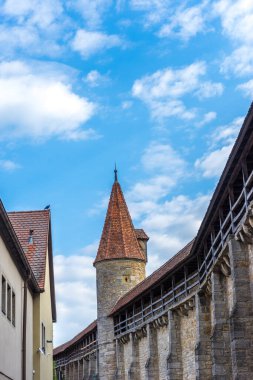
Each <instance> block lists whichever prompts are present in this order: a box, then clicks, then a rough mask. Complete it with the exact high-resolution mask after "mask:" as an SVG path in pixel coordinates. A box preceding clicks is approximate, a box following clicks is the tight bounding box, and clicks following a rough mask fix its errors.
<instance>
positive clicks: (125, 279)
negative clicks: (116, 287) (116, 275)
mask: <svg viewBox="0 0 253 380" xmlns="http://www.w3.org/2000/svg"><path fill="white" fill-rule="evenodd" d="M122 282H123V283H128V282H131V279H130V276H128V275H125V276H123V279H122Z"/></svg>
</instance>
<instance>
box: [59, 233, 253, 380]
mask: <svg viewBox="0 0 253 380" xmlns="http://www.w3.org/2000/svg"><path fill="white" fill-rule="evenodd" d="M252 289H253V249H252V245H248V244H245V243H244V242H242V241H240V239H239V240H236V239H235V238H234V237H231V238H230V240H229V241H228V243H227V245H226V247H225V248H224V249H223V251H222V252H221V254H220V256H219V258H218V260H217V262H216V263H215V264H214V265H213V267H212V268H211V270H210V272H209V274H208V276H207V278H206V281H205V283H204V284H202V285H201V288H199V289H198V290H197V292H195V293H194V294H190V295H189V296H188V298H185V299H183V300H181V301H180V303H178V304H176V305H173V306H172V307H171V308H170V309H169V310H167V311H166V312H164V314H163V315H160V316H158V317H154V319H153V320H150V321H148V323H146V324H145V325H143V326H140V327H138V330H136V331H132V332H130V333H128V334H125V335H124V336H123V337H122V336H121V338H120V339H117V341H116V340H114V346H113V347H114V348H113V349H114V352H115V354H113V352H110V360H113V363H110V364H111V365H112V366H114V367H115V368H116V370H115V372H114V374H113V375H111V374H110V375H106V374H102V376H101V374H98V370H97V369H98V363H97V359H96V355H93V356H91V357H87V358H86V360H83V361H79V364H78V362H76V363H70V364H69V365H68V366H66V368H65V370H64V371H65V377H63V379H65V380H83V379H87V380H88V379H101V378H103V379H104V378H105V379H106V380H115V379H117V380H193V379H204V380H208V379H210V380H211V379H218V380H219V379H224V380H226V379H227V380H231V379H239V380H240V379H241V380H244V379H245V380H246V379H247V380H248V379H253V296H252V294H253V293H252ZM122 338H123V339H122ZM67 367H68V368H67Z"/></svg>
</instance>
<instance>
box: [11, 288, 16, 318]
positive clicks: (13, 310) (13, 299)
mask: <svg viewBox="0 0 253 380" xmlns="http://www.w3.org/2000/svg"><path fill="white" fill-rule="evenodd" d="M11 298H12V303H11V308H12V324H13V326H15V323H16V296H15V293H14V292H13V291H12V297H11Z"/></svg>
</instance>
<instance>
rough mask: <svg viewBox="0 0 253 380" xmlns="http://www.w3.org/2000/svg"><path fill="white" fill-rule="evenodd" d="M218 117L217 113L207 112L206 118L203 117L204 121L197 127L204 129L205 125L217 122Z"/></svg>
mask: <svg viewBox="0 0 253 380" xmlns="http://www.w3.org/2000/svg"><path fill="white" fill-rule="evenodd" d="M216 117H217V114H216V112H213V111H211V112H207V113H206V114H205V115H204V116H203V119H202V120H201V121H200V122H199V123H197V124H196V125H197V127H203V125H206V124H208V123H210V122H211V121H213V120H215V119H216Z"/></svg>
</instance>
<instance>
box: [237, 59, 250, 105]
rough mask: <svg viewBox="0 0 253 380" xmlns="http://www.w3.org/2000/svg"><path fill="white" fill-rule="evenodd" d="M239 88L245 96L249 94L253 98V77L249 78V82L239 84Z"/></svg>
mask: <svg viewBox="0 0 253 380" xmlns="http://www.w3.org/2000/svg"><path fill="white" fill-rule="evenodd" d="M252 63H253V62H252ZM237 89H238V90H241V91H242V92H243V93H244V95H245V96H248V97H249V98H251V99H252V98H253V79H251V80H249V81H248V82H245V83H242V84H240V85H238V86H237Z"/></svg>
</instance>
